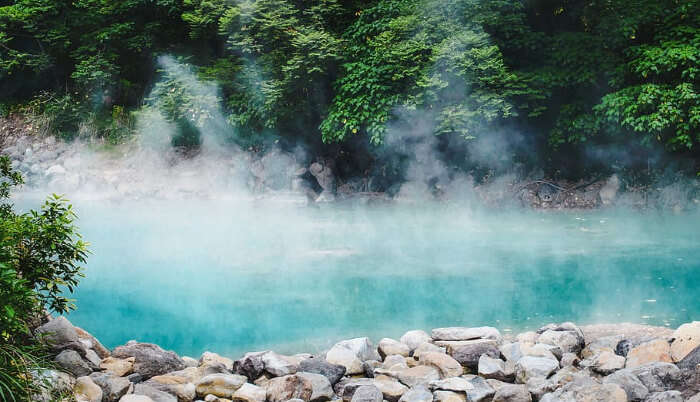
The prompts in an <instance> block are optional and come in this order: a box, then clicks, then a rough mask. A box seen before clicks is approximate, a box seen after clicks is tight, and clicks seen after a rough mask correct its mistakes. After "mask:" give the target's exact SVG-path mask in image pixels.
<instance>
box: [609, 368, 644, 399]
mask: <svg viewBox="0 0 700 402" xmlns="http://www.w3.org/2000/svg"><path fill="white" fill-rule="evenodd" d="M603 384H617V385H619V386H620V387H622V389H624V390H625V393H626V394H627V399H628V400H630V401H641V400H644V398H646V397H647V395H649V389H648V388H647V387H646V386H644V384H643V383H642V382H641V381H640V380H639V378H638V377H637V376H636V375H634V373H632V372H631V370H619V371H616V372H614V373H612V374H610V375H609V376H607V377H605V378H603Z"/></svg>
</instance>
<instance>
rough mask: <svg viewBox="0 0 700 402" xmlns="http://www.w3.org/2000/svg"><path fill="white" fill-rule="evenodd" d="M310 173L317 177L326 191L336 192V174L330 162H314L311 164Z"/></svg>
mask: <svg viewBox="0 0 700 402" xmlns="http://www.w3.org/2000/svg"><path fill="white" fill-rule="evenodd" d="M309 173H311V175H313V176H314V177H315V178H316V181H317V182H318V185H319V186H321V188H322V189H323V191H324V192H326V191H327V192H329V193H331V194H332V193H335V175H334V174H333V169H332V168H331V166H330V164H325V165H324V164H322V163H319V162H314V163H312V164H311V166H309Z"/></svg>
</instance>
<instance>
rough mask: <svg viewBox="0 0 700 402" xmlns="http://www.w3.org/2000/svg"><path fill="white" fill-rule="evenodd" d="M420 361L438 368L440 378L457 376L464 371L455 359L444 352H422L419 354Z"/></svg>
mask: <svg viewBox="0 0 700 402" xmlns="http://www.w3.org/2000/svg"><path fill="white" fill-rule="evenodd" d="M420 363H421V364H424V365H426V366H432V367H435V368H436V369H438V371H440V376H441V377H442V378H449V377H458V376H460V375H462V373H463V372H464V370H463V369H462V366H461V365H460V364H459V362H458V361H457V360H455V359H453V358H452V357H450V356H449V355H446V354H444V353H436V352H427V353H423V354H421V356H420Z"/></svg>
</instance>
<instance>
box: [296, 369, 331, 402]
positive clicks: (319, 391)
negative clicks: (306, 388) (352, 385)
mask: <svg viewBox="0 0 700 402" xmlns="http://www.w3.org/2000/svg"><path fill="white" fill-rule="evenodd" d="M297 375H298V376H299V377H301V378H303V379H304V380H306V381H308V382H310V383H311V399H309V401H310V402H324V401H330V400H331V399H333V397H334V396H335V395H334V393H333V387H332V386H331V383H330V381H328V378H326V376H324V375H322V374H316V373H304V372H298V373H297Z"/></svg>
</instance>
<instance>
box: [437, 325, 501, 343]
mask: <svg viewBox="0 0 700 402" xmlns="http://www.w3.org/2000/svg"><path fill="white" fill-rule="evenodd" d="M430 336H431V338H433V340H436V341H468V340H471V339H483V338H485V339H494V340H500V339H501V333H500V332H498V330H497V329H496V328H493V327H475V328H466V327H448V328H435V329H433V330H432V332H431V333H430Z"/></svg>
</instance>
